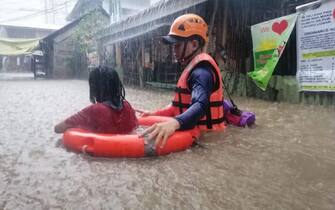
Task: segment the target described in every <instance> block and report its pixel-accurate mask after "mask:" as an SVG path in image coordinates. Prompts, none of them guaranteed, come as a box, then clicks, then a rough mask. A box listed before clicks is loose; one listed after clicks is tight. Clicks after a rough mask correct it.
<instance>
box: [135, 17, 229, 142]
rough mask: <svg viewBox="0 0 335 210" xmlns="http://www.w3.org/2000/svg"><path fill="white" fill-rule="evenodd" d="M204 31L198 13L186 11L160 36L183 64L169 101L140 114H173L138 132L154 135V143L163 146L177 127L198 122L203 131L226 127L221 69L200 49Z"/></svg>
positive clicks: (204, 38)
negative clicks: (186, 12) (153, 109)
mask: <svg viewBox="0 0 335 210" xmlns="http://www.w3.org/2000/svg"><path fill="white" fill-rule="evenodd" d="M207 33H208V26H207V24H206V22H205V21H204V20H203V19H202V18H201V17H200V16H198V15H195V14H185V15H182V16H180V17H178V18H177V19H175V20H174V22H173V23H172V25H171V28H170V32H169V34H168V35H167V36H164V37H163V41H164V43H166V44H171V45H172V48H173V54H174V57H175V58H176V60H177V61H178V62H179V63H180V64H181V65H182V66H185V68H184V70H183V73H182V75H181V76H180V78H179V80H178V83H177V87H176V89H175V96H174V99H173V101H172V103H171V104H170V105H169V106H167V107H166V108H164V109H161V110H158V111H156V112H144V113H143V114H142V116H148V115H160V116H169V117H173V118H172V119H171V120H170V121H167V122H162V123H157V124H155V125H153V126H151V127H149V128H148V129H146V130H145V131H144V132H143V133H142V134H141V136H145V135H148V138H149V139H155V146H157V145H160V146H161V147H163V146H164V145H165V143H166V140H167V139H168V137H169V136H170V135H172V134H173V133H174V132H175V131H176V130H178V129H179V130H186V129H191V128H193V127H195V126H197V127H199V129H200V130H202V131H210V130H223V129H224V128H225V125H224V122H223V121H224V118H223V117H224V116H223V115H224V111H223V89H222V79H221V74H220V69H219V67H218V66H217V64H216V63H215V61H214V59H213V58H212V57H211V56H210V55H208V54H206V53H204V52H203V46H204V45H205V44H206V42H208V34H207Z"/></svg>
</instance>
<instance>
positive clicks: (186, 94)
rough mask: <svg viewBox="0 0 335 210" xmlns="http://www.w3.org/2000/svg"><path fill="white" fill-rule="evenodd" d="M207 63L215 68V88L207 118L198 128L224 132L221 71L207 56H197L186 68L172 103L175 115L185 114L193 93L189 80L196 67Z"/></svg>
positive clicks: (200, 121)
mask: <svg viewBox="0 0 335 210" xmlns="http://www.w3.org/2000/svg"><path fill="white" fill-rule="evenodd" d="M203 62H206V63H208V64H210V65H211V66H212V67H213V68H211V69H212V70H213V71H212V73H213V81H214V88H213V91H212V93H211V95H210V98H209V102H210V103H209V106H208V108H207V110H206V113H205V116H204V117H202V118H201V119H200V120H199V121H198V127H199V128H200V130H202V131H207V130H223V129H224V128H225V124H224V110H223V89H222V79H221V78H222V77H221V74H220V69H219V67H218V65H217V64H216V62H215V61H214V59H213V58H212V57H211V56H210V55H208V54H206V53H201V54H199V55H197V56H195V57H194V58H193V59H192V61H191V62H190V63H189V64H188V65H187V66H186V68H185V69H184V71H183V73H182V75H181V76H180V78H179V80H178V83H177V87H176V89H175V96H174V99H173V101H172V106H173V108H174V114H175V115H179V114H181V113H183V112H185V111H186V110H187V109H188V107H189V106H190V105H191V91H190V89H189V87H188V85H187V81H188V78H189V76H190V74H191V72H192V71H193V70H194V69H195V67H196V66H197V65H198V64H200V63H203Z"/></svg>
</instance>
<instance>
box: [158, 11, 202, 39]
mask: <svg viewBox="0 0 335 210" xmlns="http://www.w3.org/2000/svg"><path fill="white" fill-rule="evenodd" d="M194 35H196V36H199V37H200V38H202V39H203V41H204V43H206V42H207V41H208V26H207V23H206V22H205V21H204V19H202V17H200V16H199V15H196V14H185V15H182V16H179V17H178V18H177V19H175V20H174V21H173V23H172V25H171V28H170V32H169V34H168V35H167V36H164V37H163V40H164V41H165V42H166V43H169V44H173V43H176V42H177V41H178V40H183V39H184V38H189V37H191V36H194Z"/></svg>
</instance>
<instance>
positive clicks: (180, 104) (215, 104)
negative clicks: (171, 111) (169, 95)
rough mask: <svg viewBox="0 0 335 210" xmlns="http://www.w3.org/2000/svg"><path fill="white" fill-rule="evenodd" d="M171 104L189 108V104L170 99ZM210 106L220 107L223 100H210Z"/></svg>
mask: <svg viewBox="0 0 335 210" xmlns="http://www.w3.org/2000/svg"><path fill="white" fill-rule="evenodd" d="M172 105H173V106H176V107H181V108H189V107H190V104H185V103H180V102H178V101H172ZM209 106H210V107H220V106H223V101H212V102H210V103H209Z"/></svg>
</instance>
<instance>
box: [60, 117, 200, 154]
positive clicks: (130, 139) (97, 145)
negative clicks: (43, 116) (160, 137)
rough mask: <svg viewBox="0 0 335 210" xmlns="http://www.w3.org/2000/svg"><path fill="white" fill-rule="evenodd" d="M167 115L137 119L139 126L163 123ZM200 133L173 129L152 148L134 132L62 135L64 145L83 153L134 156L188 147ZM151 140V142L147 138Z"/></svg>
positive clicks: (76, 130)
mask: <svg viewBox="0 0 335 210" xmlns="http://www.w3.org/2000/svg"><path fill="white" fill-rule="evenodd" d="M168 119H170V118H169V117H161V116H149V117H143V118H139V119H138V121H139V125H142V126H150V125H153V124H154V123H157V122H164V121H167V120H168ZM199 136H200V131H199V130H198V129H197V128H194V129H192V130H187V131H176V132H175V133H174V134H173V135H172V136H171V137H170V138H169V139H168V140H167V142H166V144H165V146H164V147H163V148H160V147H157V148H156V149H155V148H154V145H153V144H152V143H149V144H144V138H139V137H138V135H136V134H134V135H119V134H99V133H92V132H89V131H86V130H84V129H80V128H73V129H69V130H67V131H66V132H65V133H64V134H63V144H64V145H65V147H67V148H69V149H71V150H74V151H77V152H85V153H88V154H90V155H93V156H99V157H130V158H138V157H145V156H154V155H166V154H169V153H172V152H179V151H183V150H186V149H187V148H189V147H191V146H192V144H193V142H194V140H195V139H196V138H198V137H199ZM150 142H153V141H150Z"/></svg>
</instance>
